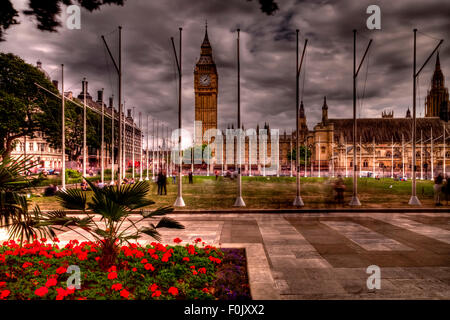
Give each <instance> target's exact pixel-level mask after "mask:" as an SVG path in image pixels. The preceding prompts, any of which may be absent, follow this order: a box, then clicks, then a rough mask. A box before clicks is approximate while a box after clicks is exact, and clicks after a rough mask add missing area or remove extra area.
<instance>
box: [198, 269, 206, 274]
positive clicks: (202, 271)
mask: <svg viewBox="0 0 450 320" xmlns="http://www.w3.org/2000/svg"><path fill="white" fill-rule="evenodd" d="M198 272H200V273H206V268H200V269H198Z"/></svg>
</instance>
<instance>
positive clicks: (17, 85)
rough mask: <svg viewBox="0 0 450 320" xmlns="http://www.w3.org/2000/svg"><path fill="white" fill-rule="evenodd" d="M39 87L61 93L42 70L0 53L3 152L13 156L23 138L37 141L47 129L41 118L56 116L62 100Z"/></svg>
mask: <svg viewBox="0 0 450 320" xmlns="http://www.w3.org/2000/svg"><path fill="white" fill-rule="evenodd" d="M36 84H39V85H40V86H42V87H44V88H46V89H47V90H49V91H51V92H53V93H55V94H57V93H58V90H57V89H56V88H55V86H54V85H53V83H52V82H51V81H50V80H49V79H47V77H46V76H45V74H44V73H43V72H42V71H40V70H39V69H38V68H36V67H34V66H32V65H30V64H28V63H26V62H25V61H23V60H22V59H21V58H19V57H17V56H15V55H13V54H11V53H8V54H5V53H0V151H2V152H3V156H8V155H9V154H10V153H11V150H12V148H13V147H14V143H15V142H16V140H17V139H19V138H21V137H23V136H29V137H31V138H33V137H34V136H35V133H36V132H38V131H42V129H43V128H45V126H46V125H47V123H45V122H44V121H43V118H42V117H41V116H40V114H42V113H46V114H49V113H52V112H53V113H54V112H55V110H57V108H58V105H59V103H58V101H57V100H58V99H57V98H56V97H52V96H48V94H47V95H46V94H44V93H43V91H42V90H40V89H39V88H38V87H37V86H36Z"/></svg>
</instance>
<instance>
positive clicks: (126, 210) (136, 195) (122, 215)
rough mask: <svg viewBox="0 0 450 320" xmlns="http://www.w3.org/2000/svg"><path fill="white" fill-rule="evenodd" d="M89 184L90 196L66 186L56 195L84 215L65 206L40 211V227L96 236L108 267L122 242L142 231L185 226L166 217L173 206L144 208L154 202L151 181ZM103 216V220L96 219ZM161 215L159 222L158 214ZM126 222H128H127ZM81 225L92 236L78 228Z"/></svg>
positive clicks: (154, 233)
mask: <svg viewBox="0 0 450 320" xmlns="http://www.w3.org/2000/svg"><path fill="white" fill-rule="evenodd" d="M86 181H87V183H88V184H89V185H90V187H91V189H92V191H93V196H92V198H91V199H90V200H88V199H87V197H86V193H85V192H83V191H81V190H80V189H67V190H62V191H59V192H58V193H57V194H56V197H57V199H58V200H59V201H60V203H61V205H62V206H63V207H64V208H65V209H69V210H81V211H82V213H83V216H82V217H78V216H76V217H74V216H68V215H67V214H66V212H65V211H64V210H57V211H52V212H49V213H40V215H39V218H38V219H39V220H40V221H39V224H38V226H39V227H54V228H55V229H57V230H63V229H64V228H67V229H70V230H73V231H74V232H76V233H78V234H79V235H80V236H82V237H83V238H85V239H86V240H88V241H90V240H92V238H93V239H95V240H96V241H98V242H99V243H100V246H101V249H102V250H101V253H102V254H101V258H100V265H101V267H102V268H104V269H107V268H108V267H110V266H111V265H113V264H114V263H116V260H117V255H118V252H119V247H120V245H121V244H122V243H124V242H126V243H130V240H137V239H139V238H140V236H141V235H142V234H147V235H149V236H151V237H153V238H154V239H156V240H158V241H159V240H160V239H161V235H160V234H159V232H158V229H160V228H175V229H184V226H183V225H181V224H180V223H178V222H177V221H175V220H174V219H172V218H169V217H164V216H165V215H166V214H168V213H170V212H172V211H173V208H172V207H160V208H158V209H156V210H154V211H145V210H142V208H144V207H146V206H149V205H152V204H154V201H152V200H150V199H148V198H147V194H148V192H149V191H150V184H149V183H148V182H147V181H141V182H138V183H135V184H129V185H120V186H107V187H104V188H102V189H100V188H98V187H96V186H95V185H94V184H93V183H91V182H90V181H88V180H86ZM137 210H140V211H138V213H139V214H140V218H139V219H138V220H137V221H133V219H132V218H131V215H132V214H135V213H137V212H136V211H137ZM97 215H98V216H100V220H98V219H97ZM157 217H161V218H160V220H159V221H158V222H157V223H156V221H154V220H155V218H157ZM145 219H148V220H150V221H149V224H148V226H139V223H140V222H142V221H143V220H145ZM125 222H127V224H128V226H126V224H125V225H124V223H125ZM76 228H81V229H83V230H84V231H86V232H87V233H88V234H89V235H90V236H91V238H88V237H87V236H86V235H85V234H83V233H80V232H79V231H77V229H76Z"/></svg>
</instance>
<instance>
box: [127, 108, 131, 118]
mask: <svg viewBox="0 0 450 320" xmlns="http://www.w3.org/2000/svg"><path fill="white" fill-rule="evenodd" d="M127 114H128V116H127V117H128V118H131V109H127Z"/></svg>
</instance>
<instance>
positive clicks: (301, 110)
mask: <svg viewBox="0 0 450 320" xmlns="http://www.w3.org/2000/svg"><path fill="white" fill-rule="evenodd" d="M304 117H305V107H304V106H303V100H302V101H301V102H300V112H299V118H304Z"/></svg>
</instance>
